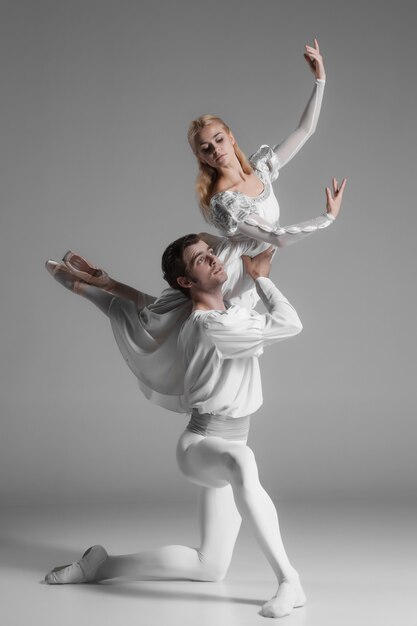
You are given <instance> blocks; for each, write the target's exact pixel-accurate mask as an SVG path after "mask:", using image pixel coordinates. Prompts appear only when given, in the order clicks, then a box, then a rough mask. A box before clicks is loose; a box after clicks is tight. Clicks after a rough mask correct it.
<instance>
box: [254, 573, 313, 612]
mask: <svg viewBox="0 0 417 626" xmlns="http://www.w3.org/2000/svg"><path fill="white" fill-rule="evenodd" d="M306 600H307V598H306V596H305V593H304V591H303V588H302V586H301V583H300V581H299V580H298V579H291V580H285V579H284V580H283V581H282V582H281V583H280V585H279V587H278V591H277V593H276V595H275V596H274V597H273V598H271V599H270V600H269V601H268V602H266V603H265V604H264V605H263V607H262V609H261V615H263V616H264V617H285V615H289V614H290V613H291V612H292V610H293V609H296V608H298V607H300V606H304V604H305V603H306Z"/></svg>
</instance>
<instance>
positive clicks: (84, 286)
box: [45, 260, 155, 315]
mask: <svg viewBox="0 0 417 626" xmlns="http://www.w3.org/2000/svg"><path fill="white" fill-rule="evenodd" d="M45 266H46V269H47V270H48V272H49V273H50V274H51V275H52V276H53V277H54V278H55V280H57V281H58V282H59V283H60V284H61V285H63V287H66V288H67V289H69V290H70V291H73V292H74V293H76V294H78V295H80V296H83V297H84V298H86V299H87V300H90V302H92V303H93V304H95V305H96V306H97V307H98V308H99V309H100V311H102V312H103V313H104V314H105V315H108V314H109V308H110V304H111V302H112V300H113V298H114V297H118V298H124V299H125V300H131V301H132V302H134V303H135V304H136V307H137V309H138V311H140V310H141V309H143V308H144V307H145V306H147V305H148V304H151V303H152V302H154V300H155V298H154V297H153V296H150V295H148V294H146V293H143V292H142V291H138V290H137V289H134V287H131V286H130V285H125V284H124V283H120V282H118V281H116V280H113V279H111V284H109V285H108V287H106V288H104V287H96V286H94V285H90V284H88V283H86V282H85V281H84V280H82V279H80V278H78V277H77V276H75V275H74V274H73V273H72V272H71V271H70V270H69V269H68V268H67V267H66V265H64V264H63V263H57V262H56V261H52V260H49V261H47V262H46V264H45Z"/></svg>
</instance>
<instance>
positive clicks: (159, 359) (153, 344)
mask: <svg viewBox="0 0 417 626" xmlns="http://www.w3.org/2000/svg"><path fill="white" fill-rule="evenodd" d="M323 91H324V81H321V80H316V84H315V87H314V90H313V93H312V95H311V97H310V99H309V101H308V103H307V106H306V109H305V111H304V113H303V115H302V117H301V120H300V123H299V125H298V127H297V129H296V130H295V131H294V132H293V133H292V134H291V135H290V136H289V137H288V138H287V139H286V140H285V141H284V142H282V143H281V144H280V145H278V146H275V147H274V148H273V149H271V148H269V147H268V146H262V147H261V148H259V150H258V151H257V152H255V154H254V155H252V157H251V158H250V162H251V165H252V167H253V169H254V171H255V173H256V175H257V176H258V177H259V178H260V179H261V180H262V182H263V184H264V189H263V191H262V193H261V194H260V195H258V196H256V197H253V198H252V197H249V196H246V195H244V194H242V193H241V192H238V191H223V192H220V193H217V194H215V195H214V196H213V198H212V199H211V204H210V206H211V209H212V215H211V222H212V223H213V225H214V226H215V227H216V228H217V229H218V230H219V231H220V232H221V234H222V235H226V236H227V239H219V241H218V244H217V246H216V247H215V253H216V255H217V256H218V257H219V259H220V261H221V262H222V263H223V264H224V265H225V268H226V271H227V273H228V277H229V278H228V280H227V282H226V283H225V285H224V286H223V296H224V298H225V299H226V300H228V301H229V302H230V303H231V304H239V305H240V306H244V307H246V308H248V309H252V308H253V307H254V306H255V304H256V302H257V301H258V295H257V293H256V289H255V287H254V286H253V281H252V280H251V279H249V277H247V276H246V275H245V273H244V271H243V266H242V261H241V259H240V257H241V255H242V254H247V255H249V256H254V255H256V254H258V253H259V252H262V251H263V250H265V249H266V248H267V247H268V246H270V245H271V244H272V245H274V246H277V247H283V246H287V245H290V244H292V243H295V242H297V241H300V240H301V239H303V238H305V237H307V236H308V235H310V234H311V233H313V232H315V231H316V230H319V229H322V228H325V227H327V226H329V225H330V224H331V223H332V221H333V219H332V218H331V216H330V217H329V215H328V214H324V215H320V216H319V217H316V218H313V219H311V220H308V221H306V222H302V223H300V224H294V225H292V226H288V227H285V228H283V227H281V226H280V225H279V215H280V211H279V205H278V201H277V199H276V197H275V195H274V192H273V189H272V184H271V183H272V182H273V181H274V180H275V179H276V178H277V176H278V173H279V170H280V168H281V167H283V166H284V165H286V164H287V163H288V161H290V160H291V159H292V158H293V156H294V155H295V154H296V153H297V152H298V151H299V150H300V148H301V147H302V146H303V145H304V143H305V142H306V141H307V139H308V138H309V137H310V136H311V135H312V134H313V132H314V130H315V128H316V125H317V120H318V117H319V114H320V107H321V102H322V98H323ZM190 310H191V305H190V302H189V300H188V299H187V298H186V297H185V296H184V295H183V294H182V293H181V292H179V291H177V290H174V289H166V290H165V291H163V293H162V295H161V296H160V297H159V298H158V299H157V300H156V299H155V298H153V297H152V296H146V295H143V297H142V298H141V300H140V302H138V303H137V306H135V304H134V303H132V302H129V301H126V300H122V299H115V300H114V302H113V303H112V306H111V309H110V319H111V323H112V328H113V332H114V335H115V338H116V341H117V344H118V346H119V348H120V351H121V352H122V355H123V357H124V358H125V360H126V362H127V364H128V366H129V367H130V369H131V370H132V372H133V373H134V374H135V376H136V377H137V379H138V381H139V386H140V388H141V390H142V391H143V393H144V395H145V396H146V397H147V398H148V399H149V400H151V401H152V402H155V403H156V404H159V405H160V406H163V407H165V408H167V409H170V410H172V411H176V412H180V413H186V412H188V411H189V406H188V404H187V402H186V401H184V385H183V382H184V374H185V372H184V368H183V366H182V364H181V363H180V362H179V361H178V358H177V341H178V333H179V330H180V328H181V325H182V323H183V322H184V321H185V320H186V319H187V317H188V315H189V313H190Z"/></svg>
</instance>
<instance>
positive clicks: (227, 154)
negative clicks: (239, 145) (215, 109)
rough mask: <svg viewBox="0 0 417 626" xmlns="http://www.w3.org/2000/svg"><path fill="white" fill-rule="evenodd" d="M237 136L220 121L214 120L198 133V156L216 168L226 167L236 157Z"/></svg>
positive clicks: (196, 141)
mask: <svg viewBox="0 0 417 626" xmlns="http://www.w3.org/2000/svg"><path fill="white" fill-rule="evenodd" d="M234 145H235V138H234V137H233V135H232V133H229V132H228V131H227V130H226V129H225V128H224V126H223V125H222V124H220V122H212V123H211V124H208V125H207V126H205V127H204V128H202V129H201V130H200V132H199V133H197V135H196V137H195V146H196V153H197V157H198V158H199V160H200V161H202V162H203V163H207V165H210V166H211V167H213V168H214V169H220V168H222V167H226V166H227V165H228V164H229V163H230V162H231V160H232V159H234V158H236V157H235V150H234V147H233V146H234Z"/></svg>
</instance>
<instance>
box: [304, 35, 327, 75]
mask: <svg viewBox="0 0 417 626" xmlns="http://www.w3.org/2000/svg"><path fill="white" fill-rule="evenodd" d="M304 47H305V49H306V51H305V52H304V58H305V60H306V61H307V63H308V64H309V66H310V69H311V71H312V72H313V74H314V76H315V77H316V78H319V79H320V80H326V72H325V71H324V63H323V57H322V56H321V54H320V49H319V42H318V41H317V39H315V40H314V48H313V47H312V46H308V45H307V44H306V45H305V46H304Z"/></svg>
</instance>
